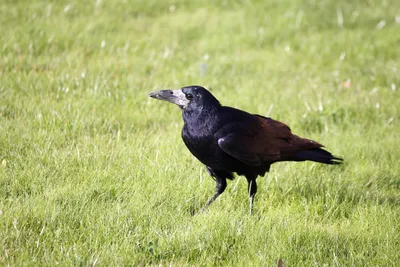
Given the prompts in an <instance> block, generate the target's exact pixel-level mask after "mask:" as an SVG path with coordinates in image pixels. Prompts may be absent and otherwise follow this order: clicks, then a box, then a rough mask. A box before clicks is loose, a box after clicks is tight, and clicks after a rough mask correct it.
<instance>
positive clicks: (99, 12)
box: [0, 0, 400, 266]
mask: <svg viewBox="0 0 400 267" xmlns="http://www.w3.org/2000/svg"><path fill="white" fill-rule="evenodd" d="M399 10H400V2H399V1H395V0H387V1H375V0H370V1H361V0H356V1H344V0H339V1H333V0H322V1H316V0H308V1H300V0H291V1H289V0H284V1H277V0H272V1H183V0H177V1H154V0H151V1H139V0H132V1H123V0H119V1H117V0H114V1H105V0H104V1H77V0H69V1H36V0H35V1H28V0H19V1H13V0H5V1H2V2H1V3H0V32H1V34H0V51H1V58H0V265H5V266H7V265H9V266H55V265H57V264H58V265H60V266H89V265H93V266H94V265H100V266H117V265H119V266H124V265H131V266H136V265H165V266H166V265H173V266H181V265H196V266H221V265H234V266H244V265H252V266H275V265H276V264H277V261H278V259H279V258H282V259H283V261H284V262H285V264H286V265H287V266H396V265H397V266H398V264H399V262H400V253H399V251H400V205H399V201H400V164H399V158H400V150H399V137H400V136H399V132H400V123H399V121H400V96H399V90H400V89H399V88H400V49H399V47H400V35H399V32H400V13H399ZM346 81H350V83H349V82H347V83H346ZM190 84H200V85H204V86H206V87H207V88H212V92H213V94H215V96H216V97H217V98H219V99H220V100H221V102H222V103H223V104H225V105H231V106H235V107H238V108H242V109H245V110H248V111H250V112H253V113H259V114H262V115H269V116H272V117H273V118H276V119H278V120H281V121H283V122H285V123H287V124H288V125H290V126H291V128H292V130H293V132H294V133H296V134H298V135H301V136H305V137H308V138H311V139H314V140H317V141H319V142H321V143H323V144H324V145H325V146H326V147H327V149H328V150H330V151H331V152H332V153H334V154H335V155H338V156H342V157H344V159H345V163H344V165H342V166H324V165H318V164H314V163H310V162H307V163H280V164H276V165H273V167H272V169H271V172H270V173H269V174H268V175H266V176H265V177H263V178H259V179H258V184H259V193H258V194H257V197H256V203H255V211H254V212H255V215H254V216H249V214H248V197H247V193H246V187H247V182H246V181H245V179H243V178H239V177H237V178H236V180H234V181H233V182H230V183H229V184H228V189H227V190H226V192H225V193H224V194H223V195H222V196H221V197H220V198H219V199H218V200H217V201H216V202H215V203H214V204H213V205H212V206H211V207H210V209H208V210H207V212H205V213H204V214H201V215H198V216H194V217H192V216H190V214H191V213H192V212H193V211H197V210H199V209H200V208H201V206H202V205H203V204H204V203H205V202H206V201H207V199H208V198H209V197H210V196H211V195H212V194H213V192H214V186H215V184H214V181H213V180H212V179H211V178H209V177H208V174H207V173H206V171H205V169H204V167H203V166H202V165H201V164H200V163H199V162H198V161H197V160H196V159H194V157H193V156H192V155H191V154H190V153H189V152H188V151H187V149H186V148H185V146H184V144H183V142H182V141H181V138H180V129H181V127H182V119H181V117H180V111H179V109H178V108H177V107H175V106H173V105H170V104H167V103H163V102H159V101H155V100H153V99H149V98H148V97H147V94H148V93H149V92H151V91H154V90H157V89H163V88H178V87H181V86H184V85H190Z"/></svg>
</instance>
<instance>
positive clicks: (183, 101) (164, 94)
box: [149, 90, 190, 109]
mask: <svg viewBox="0 0 400 267" xmlns="http://www.w3.org/2000/svg"><path fill="white" fill-rule="evenodd" d="M149 96H150V97H152V98H155V99H158V100H165V101H168V102H171V103H173V104H176V105H178V106H179V107H180V108H182V109H184V108H186V107H187V105H188V104H189V103H190V101H189V100H188V99H187V98H186V96H185V94H184V93H183V92H182V90H161V91H156V92H152V93H150V94H149Z"/></svg>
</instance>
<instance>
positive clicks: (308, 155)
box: [295, 148, 343, 164]
mask: <svg viewBox="0 0 400 267" xmlns="http://www.w3.org/2000/svg"><path fill="white" fill-rule="evenodd" d="M295 160H297V161H304V160H311V161H315V162H320V163H324V164H341V163H342V161H343V159H342V158H338V157H335V156H333V155H332V154H331V153H329V152H328V151H326V150H323V149H321V148H316V149H309V150H302V151H299V152H297V153H296V155H295Z"/></svg>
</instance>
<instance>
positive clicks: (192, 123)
mask: <svg viewBox="0 0 400 267" xmlns="http://www.w3.org/2000/svg"><path fill="white" fill-rule="evenodd" d="M220 107H221V106H220V105H212V106H208V107H202V108H201V109H200V108H198V109H195V110H187V111H186V110H185V111H184V112H183V114H182V115H183V121H184V123H185V127H186V129H187V130H188V131H189V132H191V133H193V134H195V133H196V132H197V133H200V132H205V131H206V130H210V129H212V128H213V127H214V125H217V124H218V116H217V114H218V113H219V110H220Z"/></svg>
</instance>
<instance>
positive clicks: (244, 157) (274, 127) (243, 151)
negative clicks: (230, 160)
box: [218, 115, 322, 166]
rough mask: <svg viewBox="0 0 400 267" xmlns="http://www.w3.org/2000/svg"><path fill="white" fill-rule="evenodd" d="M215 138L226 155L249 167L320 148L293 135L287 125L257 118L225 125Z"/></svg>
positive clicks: (260, 117) (314, 143)
mask: <svg viewBox="0 0 400 267" xmlns="http://www.w3.org/2000/svg"><path fill="white" fill-rule="evenodd" d="M218 136H219V138H218V145H219V147H220V148H221V149H222V150H223V151H224V152H225V153H227V154H229V155H230V156H232V157H234V158H236V159H238V160H240V161H242V162H244V163H246V164H248V165H250V166H260V165H262V164H263V163H264V162H274V161H279V160H285V159H290V156H291V155H293V154H294V153H296V152H297V151H299V150H303V149H312V148H318V147H322V145H321V144H318V143H317V142H314V141H312V140H308V139H304V138H300V137H298V136H296V135H293V134H292V133H291V130H290V128H289V127H288V126H287V125H286V124H284V123H282V122H279V121H276V120H273V119H271V118H266V117H262V116H259V115H255V116H254V120H252V121H251V122H246V123H243V122H241V123H235V124H228V125H226V126H225V127H224V128H223V129H221V130H220V131H219V133H218Z"/></svg>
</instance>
